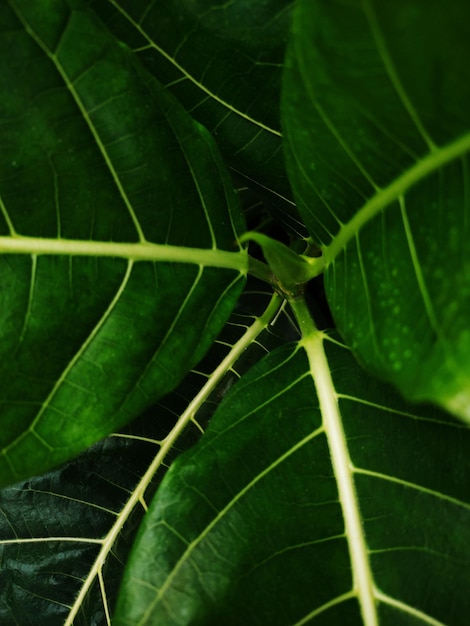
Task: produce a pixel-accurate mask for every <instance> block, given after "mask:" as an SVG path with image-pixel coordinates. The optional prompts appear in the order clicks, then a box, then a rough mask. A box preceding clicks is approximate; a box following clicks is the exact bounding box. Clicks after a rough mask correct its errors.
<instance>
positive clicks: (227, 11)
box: [93, 0, 305, 233]
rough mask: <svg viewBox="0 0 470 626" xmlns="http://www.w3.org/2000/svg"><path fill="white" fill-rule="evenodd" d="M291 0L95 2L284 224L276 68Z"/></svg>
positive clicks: (287, 202)
mask: <svg viewBox="0 0 470 626" xmlns="http://www.w3.org/2000/svg"><path fill="white" fill-rule="evenodd" d="M292 4H293V3H292V0H267V1H263V2H252V1H251V0H236V1H234V2H229V3H227V2H225V1H222V0H217V1H216V2H214V1H213V0H202V1H198V2H192V1H190V0H183V1H181V0H180V1H179V2H174V1H173V0H159V2H153V3H149V2H148V1H147V0H108V2H94V3H93V7H94V8H95V10H96V11H97V12H98V13H99V14H100V15H101V16H102V17H103V19H104V20H105V21H106V23H107V25H108V26H109V28H110V29H111V31H112V32H113V33H115V34H116V35H117V36H118V37H119V38H120V39H121V40H122V41H124V42H126V43H127V44H128V45H129V46H131V47H132V48H133V49H134V50H135V51H136V53H137V55H138V57H139V59H140V60H141V61H142V63H143V64H144V65H145V66H146V67H147V68H148V69H149V70H150V71H151V72H152V73H153V74H154V75H155V76H156V77H157V78H158V79H159V80H160V81H161V82H162V83H163V84H164V85H165V86H166V87H167V88H168V89H169V90H170V91H171V92H172V93H173V94H175V95H176V96H177V98H178V99H179V100H180V102H182V103H183V105H184V106H185V107H186V108H187V110H188V111H190V112H191V114H192V115H193V116H194V117H195V119H197V120H198V121H200V122H201V123H202V124H204V125H205V126H206V127H207V128H208V129H209V130H210V131H211V132H212V133H213V134H214V136H216V138H217V143H218V145H219V148H220V149H221V151H222V154H223V155H224V156H225V158H226V159H227V161H228V163H229V164H230V166H231V167H232V169H233V170H235V171H236V172H237V173H238V174H242V175H243V177H244V178H245V180H247V181H248V184H250V185H252V186H254V187H255V188H256V189H257V190H258V192H259V193H260V194H261V196H262V197H263V198H265V199H266V200H267V201H268V206H269V208H270V209H271V210H272V211H273V212H274V213H275V215H276V216H278V217H280V218H281V219H282V221H283V222H284V223H286V224H287V225H288V226H289V228H290V229H291V230H293V231H296V232H302V233H304V231H305V227H304V226H303V224H301V223H300V221H299V219H298V214H297V212H296V210H295V206H294V204H293V201H292V193H291V190H290V186H289V182H288V178H287V175H286V171H285V165H284V156H283V151H282V138H281V133H280V130H281V129H280V113H279V100H280V86H281V70H282V66H283V62H284V52H285V46H286V42H287V37H288V30H289V24H290V18H291V7H292Z"/></svg>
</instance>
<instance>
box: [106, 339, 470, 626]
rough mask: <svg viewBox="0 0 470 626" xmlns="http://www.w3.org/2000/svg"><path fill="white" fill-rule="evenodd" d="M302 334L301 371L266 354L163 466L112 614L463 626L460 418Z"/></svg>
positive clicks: (468, 436)
mask: <svg viewBox="0 0 470 626" xmlns="http://www.w3.org/2000/svg"><path fill="white" fill-rule="evenodd" d="M305 345H306V349H307V352H308V353H309V356H310V359H311V361H310V363H311V365H312V363H316V364H317V365H315V368H316V371H314V369H313V368H312V367H311V366H310V367H309V361H307V358H306V355H305V353H304V351H303V349H301V348H299V347H298V346H297V345H295V344H292V345H290V346H286V347H283V348H280V349H278V350H276V351H275V352H273V353H271V354H270V355H269V356H267V357H266V358H265V359H263V361H262V362H260V363H259V364H258V365H257V366H255V368H254V369H252V370H251V371H250V373H249V374H248V375H246V376H245V377H244V378H243V379H242V381H241V382H239V383H238V384H237V385H236V386H235V387H234V388H233V389H232V391H231V392H230V394H229V395H228V396H227V398H226V399H225V400H224V401H223V402H222V404H221V406H220V407H219V409H218V411H217V412H216V414H215V416H214V418H213V420H212V422H211V424H210V426H209V428H208V430H207V431H206V433H205V435H204V437H203V438H202V439H201V441H200V442H199V444H198V445H197V446H196V447H195V448H193V449H192V450H190V451H189V452H187V453H185V454H184V455H182V456H181V457H180V458H179V459H178V460H177V461H176V462H175V463H174V465H173V466H172V468H171V469H170V470H169V472H168V474H167V475H166V477H165V480H164V482H163V484H162V486H161V488H160V490H159V492H158V494H157V496H156V497H155V499H154V501H153V502H152V505H151V507H150V509H149V513H148V514H147V516H146V518H145V520H144V523H143V526H142V528H141V529H140V531H139V534H138V538H137V541H136V543H135V545H134V548H133V552H132V555H131V558H130V562H129V567H128V569H127V571H126V574H125V578H124V584H123V588H122V590H121V595H120V599H119V604H118V609H117V614H116V617H115V623H116V624H117V625H119V626H121V625H122V626H128V625H131V624H132V626H137V625H140V626H143V625H144V624H155V623H158V624H162V625H163V624H165V625H167V624H168V625H170V624H171V625H176V624H178V625H183V624H191V625H195V624H201V625H202V624H204V625H212V624H214V625H215V624H227V625H228V626H239V625H241V624H247V623H249V624H250V625H251V624H266V623H269V624H273V625H279V626H281V625H282V626H285V625H286V624H291V625H293V624H296V625H300V624H312V625H315V626H316V625H319V624H321V625H325V626H326V625H328V626H334V625H336V624H337V625H338V626H340V625H341V626H342V625H344V624H348V625H351V626H355V625H356V624H358V625H359V624H367V625H368V626H372V625H375V624H381V626H383V625H387V626H388V625H389V624H390V625H391V624H394V625H398V624H416V625H419V624H422V625H427V624H434V625H435V626H436V625H437V624H440V625H442V624H448V625H452V626H459V625H462V626H463V625H464V624H466V623H467V617H468V614H469V610H470V606H469V600H468V594H467V581H468V576H469V574H470V565H469V563H470V554H469V545H470V536H469V531H468V529H469V528H470V525H469V522H470V502H469V498H468V488H467V476H468V471H469V469H470V468H469V458H470V455H469V449H470V430H469V429H468V428H467V427H465V426H463V425H459V424H458V423H457V422H456V421H454V420H452V419H451V418H449V417H447V416H446V415H444V414H443V413H440V412H438V411H437V410H435V409H432V408H426V409H421V410H419V411H417V410H415V409H412V408H411V407H410V406H409V405H407V404H406V403H404V402H403V401H402V400H401V399H400V398H399V397H398V396H397V395H396V393H395V392H394V391H393V390H392V389H391V388H390V387H388V386H384V385H383V384H381V383H377V382H375V381H373V380H372V379H370V378H369V377H368V376H367V375H366V374H365V373H364V372H363V371H361V370H360V369H359V368H358V366H357V364H356V363H355V361H354V359H353V358H352V356H351V354H350V353H349V351H348V350H346V349H344V348H343V347H341V346H339V345H338V344H336V343H334V342H331V341H330V340H328V339H327V340H326V353H327V360H326V359H324V354H323V353H322V351H321V339H320V341H319V336H317V337H316V338H314V339H313V340H312V338H310V339H309V340H308V341H307V342H306V343H305ZM318 363H323V364H320V365H318ZM331 375H332V378H331ZM314 381H315V383H314ZM315 387H316V389H317V391H318V398H317V396H316V393H315ZM328 404H330V408H326V407H327V405H328ZM319 407H322V408H321V410H320V409H319ZM331 407H332V408H331ZM335 411H337V416H336V417H339V420H337V423H336V424H335V423H334V422H335V420H336V417H334V416H333V415H332V413H334V412H335ZM337 426H339V429H338V430H337V431H336V427H337ZM341 466H343V467H344V468H346V474H348V476H346V477H345V476H344V475H342V473H341V471H342V470H341V471H339V470H338V468H341ZM349 479H351V480H352V485H353V489H352V490H351V489H349V488H348V487H347V484H346V483H347V482H348V480H349ZM345 484H346V487H345ZM355 516H356V517H357V520H356V521H358V522H360V524H359V525H358V526H355V523H354V519H353V518H354V517H355ZM353 531H354V532H356V534H355V535H354V536H353ZM361 546H362V547H361Z"/></svg>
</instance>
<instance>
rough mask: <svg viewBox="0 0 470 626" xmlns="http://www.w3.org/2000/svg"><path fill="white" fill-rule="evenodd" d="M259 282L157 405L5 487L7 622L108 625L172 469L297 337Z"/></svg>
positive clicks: (1, 599) (1, 520)
mask: <svg viewBox="0 0 470 626" xmlns="http://www.w3.org/2000/svg"><path fill="white" fill-rule="evenodd" d="M254 287H255V289H254V291H251V289H250V293H247V294H244V296H242V298H241V300H240V301H239V303H238V305H237V312H236V313H234V314H232V316H231V317H230V320H229V322H228V323H227V324H226V326H225V327H224V329H223V331H222V333H221V334H220V335H219V337H218V339H217V341H216V342H215V343H214V345H213V346H212V347H211V349H210V351H209V352H208V354H207V355H206V356H205V357H204V359H203V360H202V361H201V362H200V363H198V365H197V371H192V372H190V373H189V374H188V375H187V376H185V378H184V380H183V382H182V383H181V384H180V385H179V386H178V387H177V389H175V390H174V391H173V392H172V393H170V394H168V395H167V396H166V397H165V398H164V399H162V400H161V401H160V402H159V403H158V404H157V405H155V406H152V407H150V408H149V409H147V410H146V411H145V412H144V413H143V414H142V415H141V416H139V418H138V419H137V420H134V421H133V422H132V423H130V424H129V425H127V426H126V427H125V428H123V429H121V430H120V431H119V432H118V433H114V434H113V435H111V436H109V437H108V438H106V439H105V440H104V441H102V442H100V443H98V444H95V445H94V446H92V447H91V448H90V449H89V450H87V451H86V452H84V453H82V454H81V455H80V456H79V457H78V458H77V459H74V460H72V461H70V462H68V463H67V464H65V465H64V466H62V467H61V468H59V469H57V470H54V471H53V472H50V473H48V474H46V475H44V476H41V477H37V478H33V479H31V480H28V481H26V482H22V483H18V484H16V485H14V486H12V487H7V488H4V489H3V490H0V563H1V569H2V575H1V582H0V623H1V624H2V626H10V625H11V626H16V625H17V624H21V626H29V625H31V626H64V625H71V624H74V626H79V625H81V624H82V625H83V626H90V625H91V624H93V625H95V626H98V625H99V626H101V625H102V624H103V625H104V624H109V620H110V615H111V614H112V612H113V608H114V604H115V600H116V595H117V589H118V585H119V582H120V579H121V576H122V570H123V567H124V565H125V563H126V560H127V557H128V552H129V549H130V547H131V546H132V542H133V539H134V535H135V531H136V529H137V526H138V524H139V522H140V521H141V519H142V517H143V515H144V513H145V510H146V508H147V504H146V503H147V502H150V499H151V497H152V495H153V494H154V492H155V489H156V487H157V485H158V483H159V482H160V480H161V477H162V476H163V475H164V472H165V470H166V467H167V465H168V464H169V463H171V461H172V460H173V459H174V458H175V456H176V455H177V454H178V453H179V452H180V451H181V450H182V449H185V448H187V447H189V446H190V445H191V444H193V443H194V442H195V441H197V440H198V439H199V437H200V435H201V432H202V431H203V429H204V428H205V426H206V424H207V421H208V419H209V417H210V416H211V415H212V414H213V413H214V410H215V408H216V407H217V405H218V404H219V403H220V400H221V399H222V398H223V397H224V395H225V394H226V393H227V390H228V389H229V388H230V387H231V385H232V384H233V382H234V380H236V379H237V378H239V377H241V376H242V375H243V373H244V372H245V371H246V370H247V369H248V368H249V366H250V364H252V363H253V362H256V361H259V360H260V358H261V357H262V356H263V355H264V354H266V352H267V351H269V350H270V349H271V348H272V347H273V346H277V345H280V344H281V343H284V342H285V338H284V335H285V334H286V332H287V333H288V334H289V335H290V336H292V332H291V329H290V327H289V322H288V319H287V318H286V316H285V315H280V314H279V306H280V305H281V299H280V298H279V297H276V296H275V297H274V298H272V295H271V294H270V293H266V292H265V291H264V292H259V291H258V289H257V288H256V285H255V286H254ZM247 305H248V306H249V311H250V312H251V314H250V315H249V316H248V315H247V314H246V307H247ZM258 309H259V316H255V317H254V316H253V313H254V312H255V311H257V310H258ZM275 314H277V315H276V320H275V321H273V320H272V318H273V316H274V315H275ZM268 325H269V327H268ZM286 325H287V326H286ZM267 327H268V328H267Z"/></svg>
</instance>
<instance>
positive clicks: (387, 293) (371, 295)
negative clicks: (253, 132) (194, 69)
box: [284, 1, 470, 420]
mask: <svg viewBox="0 0 470 626" xmlns="http://www.w3.org/2000/svg"><path fill="white" fill-rule="evenodd" d="M441 9H442V7H441V6H440V4H439V2H435V3H433V4H432V6H431V7H430V8H429V11H424V10H423V8H422V7H420V6H419V3H414V2H413V3H411V4H410V3H406V2H403V3H398V4H396V3H395V4H394V6H393V7H389V6H385V4H383V3H376V4H373V3H371V2H364V3H362V4H361V3H352V4H350V5H349V6H348V7H347V9H345V10H344V11H343V12H340V11H339V10H337V7H336V5H334V4H333V5H327V4H326V3H324V2H321V1H319V2H313V3H307V2H300V3H299V4H298V8H297V13H296V19H295V20H294V29H293V39H292V43H291V48H290V54H289V59H290V61H289V63H290V66H289V69H288V70H287V71H286V75H285V81H286V82H285V90H284V96H285V97H284V114H285V126H286V133H287V134H288V135H289V140H288V144H289V146H290V148H289V151H290V159H289V161H290V172H291V177H292V181H293V184H294V187H295V189H296V193H297V197H298V201H299V210H300V212H301V214H302V215H303V217H304V219H305V221H306V223H307V225H308V227H309V230H310V232H311V234H312V236H313V237H314V238H316V239H317V241H319V242H320V244H321V245H322V248H323V252H324V257H325V264H326V265H327V266H328V269H327V272H326V276H325V279H326V289H327V297H328V301H329V303H330V306H331V308H332V312H333V316H334V318H335V321H336V323H337V326H338V329H339V330H340V332H341V334H342V336H343V337H344V339H345V341H347V343H348V344H349V345H350V346H351V347H352V348H353V350H354V351H355V354H356V355H357V358H358V359H359V361H360V362H361V363H362V364H363V365H364V366H365V367H367V368H368V369H369V371H371V372H372V373H374V374H375V375H377V376H379V377H380V378H382V379H384V380H388V381H390V382H393V383H394V384H395V385H397V387H398V388H399V389H400V390H401V392H402V393H404V394H405V396H406V397H408V398H409V399H413V400H415V401H434V402H438V403H439V404H441V406H444V407H446V408H447V410H449V411H451V412H453V413H454V414H456V415H458V416H459V417H461V418H463V419H466V420H468V410H469V408H468V407H469V406H470V404H469V399H468V381H469V363H468V359H467V357H466V356H465V354H464V353H468V324H467V322H466V320H467V319H468V312H469V310H470V308H469V307H470V300H469V296H468V294H469V284H468V263H467V261H466V258H467V256H468V214H469V210H470V205H469V202H468V192H467V188H468V171H469V170H468V152H469V148H470V135H469V132H468V128H469V124H470V121H469V119H468V112H467V107H466V105H465V102H466V100H467V84H466V83H465V84H463V83H462V82H461V80H460V76H461V75H462V73H464V72H465V69H464V68H463V66H462V65H461V64H462V58H463V57H461V55H462V54H464V50H465V48H466V46H467V45H468V44H467V41H468V40H467V39H466V38H465V37H464V35H463V31H462V27H461V23H462V22H461V20H462V19H464V18H465V15H466V13H467V8H466V7H463V6H461V5H459V6H457V5H456V6H455V7H454V8H453V10H452V11H450V12H448V13H447V14H446V15H445V17H444V18H442V19H441V17H442V10H441ZM351 24H354V28H352V27H351ZM417 41H419V42H420V51H419V53H418V54H417V55H413V54H412V49H413V48H414V47H415V46H416V42H417ZM445 68H447V70H445ZM444 74H445V75H444ZM437 77H440V78H439V79H438V78H437ZM450 90H451V91H452V96H451V97H449V99H447V94H448V93H449V91H450ZM307 129H308V130H307ZM450 309H452V313H450Z"/></svg>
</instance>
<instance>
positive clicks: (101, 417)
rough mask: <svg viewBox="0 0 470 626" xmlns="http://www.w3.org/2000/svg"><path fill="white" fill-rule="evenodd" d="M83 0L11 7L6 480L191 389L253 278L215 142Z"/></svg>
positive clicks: (0, 169)
mask: <svg viewBox="0 0 470 626" xmlns="http://www.w3.org/2000/svg"><path fill="white" fill-rule="evenodd" d="M80 4H81V3H77V2H70V3H68V2H65V1H61V0H51V1H50V2H49V3H48V10H45V7H44V5H41V7H38V6H37V5H36V4H35V3H30V2H27V1H26V0H24V1H23V0H15V2H10V3H3V4H2V5H1V8H0V24H1V33H0V58H1V59H4V62H3V65H2V68H1V71H0V91H1V93H2V94H4V97H3V98H2V103H1V105H0V136H1V143H2V150H1V154H0V196H1V201H0V235H1V236H0V249H2V251H4V252H5V251H6V252H9V254H8V255H5V254H4V255H2V256H1V257H0V281H1V284H2V290H1V293H0V329H1V331H0V332H1V341H0V345H1V348H0V351H1V366H0V371H1V375H0V379H1V384H0V402H1V410H2V411H1V426H2V427H1V435H0V445H1V448H2V453H1V455H0V483H2V484H5V483H8V482H14V481H16V480H19V479H20V478H23V477H27V476H30V475H33V474H38V473H40V472H43V471H45V470H46V469H48V468H51V467H53V466H55V465H57V464H59V463H61V462H63V461H64V460H66V459H68V458H70V457H72V456H74V455H76V454H77V453H78V452H79V451H81V450H83V449H84V448H86V447H87V446H89V445H90V444H91V443H93V442H94V441H96V440H97V439H100V438H102V437H103V436H105V435H107V434H108V433H109V432H111V431H112V430H114V429H116V428H118V427H120V426H122V425H123V424H125V423H126V422H128V421H129V420H130V419H132V418H133V417H135V416H136V415H137V414H138V413H139V412H140V411H142V410H143V408H145V406H148V405H149V404H151V403H152V402H155V401H156V400H157V399H158V398H159V397H161V396H162V395H164V394H165V393H167V392H168V391H170V390H171V389H172V388H174V387H175V386H176V385H177V384H178V382H179V381H180V380H181V379H182V377H183V376H184V374H185V373H186V372H187V371H188V370H189V369H191V367H193V366H194V365H195V363H196V362H197V361H198V360H199V359H200V358H201V357H202V356H203V354H204V353H205V352H206V350H207V348H208V347H209V346H210V345H211V343H212V341H213V339H214V337H215V336H216V335H217V333H218V332H219V330H220V329H221V328H222V326H223V324H224V323H225V321H226V319H227V317H228V315H229V314H230V311H231V310H232V308H233V306H234V304H235V302H236V299H237V297H238V294H239V293H240V291H241V289H242V286H243V274H244V273H245V272H246V269H244V266H245V267H246V255H245V253H244V252H243V251H239V252H236V250H237V248H236V243H235V242H236V238H237V233H238V232H239V231H240V230H242V229H243V221H242V219H241V218H240V213H239V207H238V202H237V198H236V195H235V193H234V191H233V188H232V185H231V182H230V180H229V177H228V174H227V172H226V171H225V169H224V165H223V163H222V161H221V159H220V157H219V155H218V152H217V150H216V147H215V145H214V143H213V141H212V139H211V137H210V136H209V134H208V133H207V131H205V130H204V129H203V128H202V127H201V126H199V125H198V124H196V123H194V122H193V121H192V120H191V118H189V116H188V115H187V114H186V113H185V112H184V110H183V109H182V108H181V107H180V106H179V105H178V103H177V102H176V101H175V100H174V98H173V97H171V95H169V94H168V93H166V92H165V91H164V90H163V89H162V88H161V87H160V85H159V84H158V83H157V82H156V81H155V80H154V79H153V78H152V77H150V76H148V75H147V74H146V73H145V72H144V71H143V70H142V69H141V68H140V67H139V66H138V65H137V64H136V63H135V59H134V57H133V55H132V53H131V52H130V51H129V50H127V49H126V48H125V47H124V46H122V45H121V44H119V43H118V42H117V41H116V40H115V39H114V38H113V37H112V36H111V35H110V34H109V32H108V31H107V30H106V29H105V28H104V27H103V26H102V25H101V23H100V22H99V21H98V20H97V19H96V18H95V17H94V16H93V14H91V13H89V12H88V11H87V10H85V9H83V10H82V9H80V8H78V9H76V8H73V9H72V8H70V7H80ZM84 4H85V3H84ZM11 50H15V51H18V53H17V54H15V55H14V56H12V55H11ZM123 250H125V252H123ZM227 251H229V252H227ZM15 253H18V254H15ZM83 255H84V256H83ZM118 256H122V257H126V258H116V257H118ZM145 258H146V259H150V261H147V262H143V261H139V259H145ZM219 258H220V259H221V263H220V265H221V268H223V267H230V264H231V267H232V270H229V269H221V268H217V264H218V259H219ZM227 258H229V264H228V265H224V263H225V261H224V259H225V260H227ZM156 259H159V260H161V261H164V262H161V263H155V262H152V261H153V260H156ZM185 261H187V262H185ZM208 265H213V266H214V267H208ZM237 268H238V269H237ZM234 269H235V271H233V270H234Z"/></svg>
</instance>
